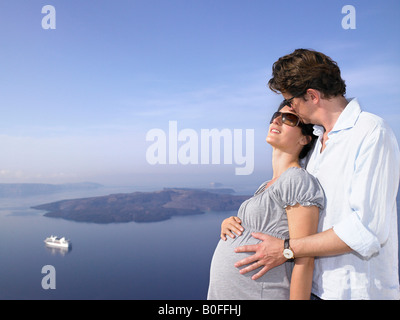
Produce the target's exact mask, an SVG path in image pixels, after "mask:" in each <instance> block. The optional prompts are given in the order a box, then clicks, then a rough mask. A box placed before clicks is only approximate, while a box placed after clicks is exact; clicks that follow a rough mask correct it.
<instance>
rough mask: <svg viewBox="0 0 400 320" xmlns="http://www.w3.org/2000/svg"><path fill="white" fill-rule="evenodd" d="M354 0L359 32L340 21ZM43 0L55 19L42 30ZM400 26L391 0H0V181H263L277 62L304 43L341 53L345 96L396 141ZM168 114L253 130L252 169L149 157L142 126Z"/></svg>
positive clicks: (180, 120)
mask: <svg viewBox="0 0 400 320" xmlns="http://www.w3.org/2000/svg"><path fill="white" fill-rule="evenodd" d="M349 4H350V5H353V6H354V8H355V9H356V16H355V17H356V29H344V28H343V27H342V19H343V18H344V17H345V16H346V14H343V13H342V8H343V7H344V6H345V5H349ZM45 5H52V6H54V8H55V10H56V16H55V17H56V20H55V21H56V29H48V30H45V29H43V28H42V19H43V18H44V17H45V16H46V13H42V8H43V6H45ZM399 34H400V2H399V1H398V0H384V1H361V0H359V1H355V0H353V1H340V0H328V1H320V0H318V1H317V0H305V1H297V0H287V1H269V0H252V1H244V0H229V1H228V0H213V1H211V0H180V1H177V0H157V1H156V0H141V1H135V0H129V1H128V0H113V1H111V0H98V1H89V0H79V1H78V0H68V1H67V0H46V1H39V0H1V2H0V41H1V45H0V59H1V60H0V61H1V68H0V70H1V72H0V110H1V117H0V148H1V149H0V150H1V155H0V183H1V182H49V183H62V182H78V181H94V182H100V183H104V184H123V185H135V184H139V185H148V184H158V185H182V186H183V185H185V186H192V185H193V186H195V185H196V186H197V185H207V184H208V183H209V182H211V181H218V182H221V183H224V184H225V185H227V186H237V185H251V184H258V183H261V182H262V181H263V180H266V179H268V178H269V173H270V170H271V165H270V149H269V146H268V145H267V144H266V143H265V141H264V139H265V136H266V132H267V124H268V120H269V118H270V115H271V114H272V112H273V111H274V110H275V108H276V107H277V105H278V103H279V101H280V100H281V97H280V96H279V95H276V94H274V93H273V92H271V91H270V90H269V89H268V88H267V86H266V84H267V82H268V80H269V78H270V75H271V66H272V64H273V63H274V62H275V61H276V60H277V59H278V58H279V57H280V56H282V55H284V54H287V53H290V52H292V51H293V50H294V49H296V48H299V47H302V48H312V49H316V50H319V51H322V52H324V53H326V54H327V55H329V56H331V57H332V58H333V59H334V60H335V61H337V62H338V64H339V66H340V68H341V70H342V74H343V78H344V79H345V80H346V83H347V86H348V88H347V97H358V99H359V101H360V102H361V104H362V105H363V107H364V109H366V110H367V111H371V112H373V113H376V114H378V115H380V116H382V117H383V118H384V119H385V120H387V121H388V122H389V124H390V125H391V127H392V128H393V130H394V131H395V133H396V136H397V138H398V139H400V112H399V107H400V89H399V88H400V77H399V74H400V41H399V37H398V35H399ZM169 121H177V126H178V128H177V130H178V131H181V130H183V129H191V130H192V131H193V130H194V131H195V132H197V133H198V135H199V137H200V132H201V130H202V129H213V128H216V129H219V130H222V129H224V128H226V129H228V130H230V132H232V133H233V130H234V129H241V130H243V133H244V130H245V129H252V130H254V134H255V136H254V147H255V149H254V171H253V173H252V174H250V175H246V176H237V175H235V168H236V167H238V165H236V164H235V163H233V164H232V165H228V164H220V165H216V164H214V165H211V164H209V165H207V164H197V165H196V164H189V165H186V166H182V165H179V164H178V165H173V164H166V165H159V164H158V165H151V164H149V163H148V161H147V160H146V151H147V149H148V148H149V146H151V145H152V142H149V141H146V134H147V133H148V132H149V131H150V130H152V129H154V128H159V129H161V130H163V131H165V132H166V133H167V134H168V130H169ZM168 143H169V142H168ZM182 144H183V143H181V145H182ZM199 157H200V156H199ZM221 162H222V161H221Z"/></svg>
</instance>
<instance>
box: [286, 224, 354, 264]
mask: <svg viewBox="0 0 400 320" xmlns="http://www.w3.org/2000/svg"><path fill="white" fill-rule="evenodd" d="M290 247H291V249H292V250H293V252H294V255H295V257H298V258H301V257H326V256H334V255H338V254H343V253H348V252H351V251H352V249H351V248H350V247H349V246H348V245H347V244H346V243H345V242H343V241H342V240H341V239H340V238H339V237H338V236H337V235H336V233H335V231H333V229H329V230H326V231H324V232H320V233H317V234H314V235H311V236H307V237H304V238H299V239H290Z"/></svg>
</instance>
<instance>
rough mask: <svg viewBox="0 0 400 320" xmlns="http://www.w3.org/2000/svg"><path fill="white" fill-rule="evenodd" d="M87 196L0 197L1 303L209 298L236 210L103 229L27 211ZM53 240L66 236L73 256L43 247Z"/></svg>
mask: <svg viewBox="0 0 400 320" xmlns="http://www.w3.org/2000/svg"><path fill="white" fill-rule="evenodd" d="M131 191H133V190H131ZM109 193H112V192H106V191H103V194H109ZM92 195H95V194H93V193H92V194H82V193H80V194H75V195H74V194H63V195H61V194H58V195H52V196H41V197H37V196H36V197H32V198H25V199H16V198H14V199H0V299H153V300H157V299H165V300H169V299H172V300H175V299H179V300H184V299H205V298H206V294H207V287H208V274H209V266H210V261H211V257H212V254H213V252H214V249H215V246H216V244H217V242H218V240H219V230H220V222H221V221H222V220H223V219H225V218H226V217H228V216H230V215H232V214H236V212H224V213H221V212H211V213H206V214H203V215H198V216H189V217H174V218H172V219H170V220H168V221H162V222H155V223H141V224H139V223H135V222H131V223H123V224H106V225H100V224H92V223H80V222H79V223H78V222H72V221H66V220H62V219H54V218H47V217H44V216H42V214H43V213H42V212H40V211H37V210H32V209H29V207H30V206H32V205H36V204H41V203H46V202H50V201H55V200H58V199H66V198H77V197H84V196H92ZM51 234H54V235H59V236H62V235H65V236H67V237H68V238H70V239H71V241H72V250H70V251H69V252H68V253H64V254H63V253H62V252H61V251H59V250H55V249H53V250H50V249H48V248H47V247H46V246H45V245H44V243H43V240H44V239H45V238H46V237H47V236H49V235H51ZM45 265H52V266H54V267H55V269H56V289H54V290H51V289H49V290H44V289H43V288H42V286H41V282H42V278H43V277H44V276H45V275H44V274H42V273H41V270H42V267H43V266H45Z"/></svg>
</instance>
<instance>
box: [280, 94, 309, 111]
mask: <svg viewBox="0 0 400 320" xmlns="http://www.w3.org/2000/svg"><path fill="white" fill-rule="evenodd" d="M302 95H304V92H303V93H299V94H295V95H294V96H293V97H291V98H289V99H284V100H283V102H284V103H285V105H287V106H288V107H290V108H292V101H293V99H294V98H298V97H301V96H302Z"/></svg>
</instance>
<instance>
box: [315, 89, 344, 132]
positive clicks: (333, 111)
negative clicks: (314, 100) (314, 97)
mask: <svg viewBox="0 0 400 320" xmlns="http://www.w3.org/2000/svg"><path fill="white" fill-rule="evenodd" d="M347 104H348V101H347V100H346V98H345V97H342V96H340V97H334V98H331V99H323V100H322V101H321V113H320V115H321V117H320V125H322V126H323V127H324V128H325V134H326V135H327V134H328V133H329V132H330V131H331V130H332V129H333V127H334V126H335V124H336V122H337V120H338V119H339V116H340V115H341V113H342V112H343V110H344V109H345V108H346V106H347Z"/></svg>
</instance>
